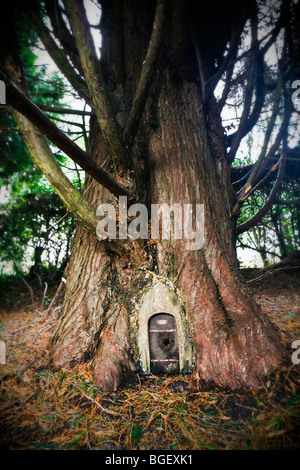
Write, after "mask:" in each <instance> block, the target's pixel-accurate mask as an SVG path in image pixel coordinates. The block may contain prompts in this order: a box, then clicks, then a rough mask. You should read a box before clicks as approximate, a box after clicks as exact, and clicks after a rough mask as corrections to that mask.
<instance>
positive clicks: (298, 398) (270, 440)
mask: <svg viewBox="0 0 300 470" xmlns="http://www.w3.org/2000/svg"><path fill="white" fill-rule="evenodd" d="M241 273H242V275H243V276H244V277H245V279H246V280H247V283H248V285H249V288H251V289H252V291H253V295H254V296H255V297H256V299H257V301H258V303H259V304H260V305H261V308H262V309H263V310H264V311H265V312H266V313H267V315H268V316H269V317H270V319H271V320H272V321H273V322H274V323H276V325H277V326H278V327H279V328H280V329H281V331H282V332H283V334H284V335H285V336H286V337H288V338H289V340H290V341H291V344H292V341H293V340H296V339H300V321H299V320H300V268H292V267H291V268H281V269H280V268H279V269H277V270H276V271H272V272H271V271H262V270H259V269H248V270H242V271H241ZM56 287H57V286H53V288H51V289H50V291H49V292H48V293H47V295H48V296H49V297H48V300H47V297H46V296H44V292H43V288H42V287H40V288H38V287H33V293H32V295H30V292H29V290H28V288H27V287H26V285H25V284H24V282H23V281H20V283H14V284H13V285H9V286H7V289H5V292H2V294H1V299H0V300H1V307H0V339H1V340H2V341H4V342H5V345H6V364H2V365H0V378H1V388H0V449H1V450H6V449H7V450H8V449H9V450H14V449H101V450H125V449H126V450H135V449H140V450H146V449H147V450H174V451H175V450H195V449H196V450H202V449H234V450H251V449H257V450H267V449H299V448H300V364H299V365H297V364H293V363H292V360H291V359H290V361H286V362H285V365H284V366H282V367H281V368H280V369H279V370H277V371H274V373H273V374H272V375H271V376H270V377H269V378H268V379H264V380H262V381H261V386H260V387H259V389H257V390H250V389H239V390H234V391H233V390H229V389H224V388H219V387H208V386H204V385H203V384H199V383H198V384H197V383H192V382H191V381H190V380H189V377H188V376H180V377H171V376H169V377H154V376H152V377H148V378H147V379H142V378H141V379H140V383H139V385H138V386H137V387H135V388H128V389H124V390H122V391H120V392H115V393H102V392H100V391H99V390H98V389H97V387H96V386H95V384H94V382H93V378H92V375H91V370H90V368H89V365H88V364H87V365H84V366H81V367H77V368H76V369H73V370H54V369H53V368H52V367H51V363H50V358H49V351H48V342H49V339H50V338H51V335H52V332H53V328H54V325H55V322H56V320H57V316H58V313H59V304H58V307H56V309H54V310H52V311H51V312H50V313H49V312H47V305H45V303H47V302H49V298H51V296H52V295H54V293H55V289H56ZM292 353H293V350H292V349H291V355H292ZM298 357H299V355H298Z"/></svg>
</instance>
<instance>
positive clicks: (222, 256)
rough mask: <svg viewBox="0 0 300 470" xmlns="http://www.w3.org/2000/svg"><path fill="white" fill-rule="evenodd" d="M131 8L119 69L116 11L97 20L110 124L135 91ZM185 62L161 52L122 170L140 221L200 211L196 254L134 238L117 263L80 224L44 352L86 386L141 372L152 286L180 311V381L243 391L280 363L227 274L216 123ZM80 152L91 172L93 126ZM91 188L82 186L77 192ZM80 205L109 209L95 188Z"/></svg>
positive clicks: (228, 230) (275, 342)
mask: <svg viewBox="0 0 300 470" xmlns="http://www.w3.org/2000/svg"><path fill="white" fill-rule="evenodd" d="M104 3H106V2H104ZM108 3H111V4H114V2H108ZM131 3H132V2H127V3H126V2H125V4H127V5H128V4H129V5H131ZM137 5H138V2H136V5H135V7H136V8H135V10H134V14H133V11H132V6H131V8H128V9H126V8H125V7H124V11H123V13H122V14H123V15H124V16H123V19H122V21H123V24H124V25H125V26H124V28H123V35H124V36H125V38H124V40H123V42H122V44H123V45H124V48H125V49H126V50H125V51H124V54H125V61H124V62H125V69H122V71H120V68H121V67H124V64H123V63H120V60H119V59H118V54H120V50H119V49H118V48H119V47H121V46H120V42H118V35H120V32H119V31H118V28H117V27H115V28H114V29H113V28H112V27H111V26H112V24H111V23H110V22H112V23H113V19H114V18H116V16H114V15H116V12H115V10H114V8H113V7H110V8H111V10H110V11H109V14H108V11H107V10H108V6H105V7H103V13H102V32H103V45H102V55H103V63H104V64H105V67H106V72H107V74H110V76H111V77H113V78H114V80H115V82H116V85H115V87H114V88H112V90H111V91H112V93H115V95H116V96H118V97H119V103H118V105H119V107H120V112H119V115H118V119H119V121H120V122H122V119H124V115H126V109H127V104H128V103H130V102H131V100H132V97H133V90H134V89H135V88H136V83H137V80H138V77H139V73H140V64H141V57H144V56H145V51H146V48H147V43H148V41H149V25H150V24H151V19H152V18H153V17H152V16H151V14H150V12H147V11H144V10H143V9H142V8H140V7H139V8H138V7H137ZM120 14H121V13H120V12H118V15H120ZM149 18H150V20H149ZM115 24H119V23H118V22H117V20H116V22H115ZM150 30H151V29H150ZM175 33H176V31H174V30H173V34H175ZM170 36H172V34H171V33H170ZM183 37H184V36H183ZM170 43H172V42H171V39H170ZM172 53H173V56H172V57H173V61H172V60H170V59H169V55H170V54H172ZM183 58H184V55H182V52H180V50H177V51H176V53H175V52H174V51H173V52H172V50H171V49H169V50H168V56H167V55H163V54H162V57H161V60H160V62H159V66H158V70H157V72H156V75H155V77H154V80H153V84H152V88H151V94H150V97H149V98H148V101H147V106H146V110H145V112H144V114H143V118H142V121H141V123H140V126H139V131H138V134H137V137H136V139H135V144H134V147H133V151H132V152H131V158H132V161H131V164H132V168H134V173H133V174H134V175H135V182H136V191H137V193H138V195H139V197H140V201H141V202H143V203H145V204H147V206H148V209H149V213H150V205H151V204H162V203H166V204H168V205H169V206H171V205H172V204H174V203H177V204H180V205H183V204H193V208H195V205H196V204H203V205H204V220H205V223H204V245H203V247H202V248H201V249H196V250H189V249H187V245H186V244H187V240H185V239H174V238H171V239H170V240H167V239H166V240H165V239H162V238H160V239H158V240H156V241H155V243H154V242H153V241H152V240H145V241H144V243H143V242H142V241H138V240H136V241H134V242H132V250H131V253H130V257H129V256H128V255H126V254H125V255H124V256H118V255H116V254H112V253H110V252H109V251H108V250H107V248H105V247H104V246H103V245H102V243H101V241H99V240H97V238H96V237H95V236H93V235H92V234H90V233H88V232H87V231H86V230H85V229H84V228H83V227H82V226H81V225H78V226H77V230H76V235H75V239H74V242H73V247H72V254H71V259H70V264H69V268H68V273H69V274H68V278H67V283H66V291H65V297H64V302H63V308H62V312H61V316H60V319H59V321H58V324H57V328H56V332H55V334H54V337H53V339H52V342H51V347H52V353H53V362H54V364H55V365H56V366H60V367H67V368H69V367H73V366H75V365H76V364H81V363H84V362H86V361H91V363H92V368H93V372H94V378H95V382H96V384H97V385H98V386H99V388H100V389H101V390H104V391H110V390H116V389H117V388H120V387H122V386H124V385H126V384H128V383H129V382H130V381H132V380H133V381H134V380H135V379H136V377H137V374H139V373H144V372H145V369H147V364H146V363H145V361H144V362H143V359H141V346H140V345H141V344H143V343H142V342H141V339H140V337H139V335H140V334H142V333H141V332H142V328H144V330H145V328H146V329H147V327H148V326H147V325H146V326H143V325H142V322H143V321H148V317H147V315H146V314H145V315H146V316H145V317H142V316H141V313H140V312H142V310H143V308H144V307H143V305H145V303H143V302H144V301H145V302H146V300H145V299H146V296H147V293H149V292H151V289H154V288H155V286H158V285H163V286H165V288H166V289H168V292H170V298H171V297H172V294H171V293H172V292H173V293H174V299H175V300H174V301H173V304H174V305H175V304H176V305H179V307H178V312H179V311H180V313H178V317H177V319H178V321H177V323H180V322H181V321H182V325H180V324H178V328H179V329H178V332H179V333H180V331H181V332H182V333H180V334H181V336H180V335H179V336H180V338H179V342H181V346H180V345H179V351H181V353H180V354H182V355H185V354H187V362H186V364H185V365H184V366H183V365H181V366H180V372H186V373H191V376H192V377H194V378H201V379H203V380H205V381H212V382H215V383H217V384H219V385H223V386H229V387H242V386H250V387H252V386H257V385H258V384H259V383H260V377H261V376H262V375H265V374H267V373H269V372H270V371H271V370H272V369H273V368H275V367H276V366H277V365H278V364H279V363H280V361H281V356H282V346H281V341H280V336H279V333H278V331H277V330H276V328H275V327H274V325H273V324H271V323H270V321H269V320H268V319H267V318H266V317H265V315H263V313H262V312H261V311H260V310H259V307H258V306H257V305H255V304H254V302H253V299H252V297H251V295H250V294H249V293H248V292H247V289H246V286H245V284H244V283H243V281H242V279H241V278H240V276H239V274H238V271H237V261H236V252H235V234H234V231H235V221H234V220H233V219H232V218H231V217H230V212H231V207H232V202H233V201H232V198H233V194H232V189H231V185H230V174H229V169H230V166H229V163H228V161H227V158H226V142H225V139H224V131H223V128H222V125H221V120H220V116H219V115H218V113H217V110H216V104H215V102H214V100H213V99H211V100H210V102H209V104H208V105H207V106H206V108H205V109H204V108H203V106H202V104H201V90H200V87H199V83H198V80H197V78H195V77H196V72H195V70H194V71H192V73H191V69H190V58H187V59H186V60H183ZM126 59H128V60H126ZM181 60H182V65H180V64H181ZM195 62H196V61H195ZM111 64H113V65H111ZM174 68H175V69H176V71H175V72H174ZM116 77H117V78H116ZM89 153H90V154H91V155H92V156H93V157H94V159H95V160H96V161H97V163H100V164H102V163H103V162H104V161H105V159H106V155H107V153H108V152H107V148H106V145H105V144H104V141H103V139H102V137H101V135H100V131H99V129H98V125H97V123H96V121H95V120H92V130H91V136H90V142H89ZM106 164H110V163H109V161H108V162H107V163H106ZM90 183H91V181H90V179H88V180H87V181H86V188H87V187H89V185H90ZM86 196H87V198H88V200H89V202H91V203H92V204H93V205H94V206H95V207H97V206H98V205H99V204H100V203H103V202H113V199H112V197H110V196H109V194H108V192H107V191H106V190H104V189H103V188H101V187H100V186H99V185H97V184H96V183H95V182H94V183H93V184H92V186H91V187H90V188H89V190H88V192H87V195H86ZM120 243H123V242H120ZM126 243H127V242H126V241H124V244H126ZM152 292H154V290H153V291H152ZM161 292H163V290H162V291H161ZM153 302H154V303H155V301H154V300H153ZM159 302H161V305H162V307H163V306H165V308H167V305H171V304H167V303H166V302H167V301H166V299H163V298H159V299H158V304H157V305H159ZM150 303H151V300H150ZM174 308H175V307H174ZM176 308H177V307H176ZM170 309H171V307H170ZM150 310H151V309H150ZM150 310H149V311H150ZM152 313H163V311H162V312H159V311H157V310H154V309H153V310H152ZM164 313H172V312H171V311H169V312H167V311H165V312H164ZM174 315H175V314H174ZM180 328H181V330H180ZM179 330H180V331H179ZM145 331H146V330H145ZM146 343H147V340H146ZM144 347H145V348H147V344H146V345H144ZM142 348H143V346H142ZM180 348H181V349H180ZM187 350H189V351H190V353H187V352H186V351H187ZM149 354H150V353H149ZM179 360H180V359H179ZM181 364H182V363H181ZM150 371H151V370H150ZM146 372H149V368H148V371H147V370H146Z"/></svg>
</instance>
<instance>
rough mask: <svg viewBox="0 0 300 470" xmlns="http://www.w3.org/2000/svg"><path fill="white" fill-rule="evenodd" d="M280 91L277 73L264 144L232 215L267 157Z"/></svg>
mask: <svg viewBox="0 0 300 470" xmlns="http://www.w3.org/2000/svg"><path fill="white" fill-rule="evenodd" d="M281 89H282V71H280V72H279V75H278V79H277V87H276V92H275V97H274V106H273V110H272V115H271V117H270V120H269V123H268V126H267V129H266V133H265V139H264V143H263V146H262V149H261V152H260V155H259V157H258V159H257V161H256V163H255V164H254V166H253V168H252V171H251V173H250V175H249V177H248V179H247V182H246V184H245V185H244V186H243V188H242V189H241V191H240V193H239V194H238V197H237V201H236V203H235V206H234V208H233V210H232V215H235V214H237V213H238V212H239V210H240V208H241V206H242V204H243V202H244V201H245V200H246V199H247V197H248V194H249V192H250V190H251V189H252V186H253V182H254V180H255V178H256V175H257V173H258V170H259V169H260V167H261V165H262V163H263V161H264V159H265V158H266V156H267V149H268V144H269V140H270V137H271V134H272V131H273V128H274V125H275V121H276V117H277V114H278V111H279V102H280V96H281Z"/></svg>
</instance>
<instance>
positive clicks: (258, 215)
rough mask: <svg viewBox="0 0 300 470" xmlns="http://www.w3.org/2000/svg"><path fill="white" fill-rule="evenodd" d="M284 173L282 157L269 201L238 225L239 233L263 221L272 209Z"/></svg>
mask: <svg viewBox="0 0 300 470" xmlns="http://www.w3.org/2000/svg"><path fill="white" fill-rule="evenodd" d="M283 175H284V159H282V161H281V162H280V164H279V169H278V174H277V178H276V181H275V183H274V186H273V189H272V191H271V193H270V195H269V197H268V200H267V202H266V203H265V204H264V205H263V207H262V208H261V209H259V211H257V212H256V214H255V215H254V216H253V217H251V219H248V220H247V221H246V222H244V223H243V224H240V225H238V226H237V228H236V234H237V235H240V234H241V233H243V232H246V231H247V230H249V229H250V228H252V227H254V226H255V225H257V224H258V223H259V222H260V221H261V219H262V218H263V217H264V216H265V215H266V213H267V212H268V211H269V210H270V208H271V207H272V205H273V202H274V199H275V196H276V194H277V192H278V189H279V187H280V183H281V180H282V178H283Z"/></svg>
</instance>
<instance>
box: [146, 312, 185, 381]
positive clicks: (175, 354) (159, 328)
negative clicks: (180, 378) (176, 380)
mask: <svg viewBox="0 0 300 470" xmlns="http://www.w3.org/2000/svg"><path fill="white" fill-rule="evenodd" d="M149 347H150V364H151V365H150V370H151V372H152V374H154V375H159V374H179V347H178V335H177V328H176V320H175V318H174V317H173V315H170V314H169V313H159V314H157V315H153V317H151V318H150V320H149Z"/></svg>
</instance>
